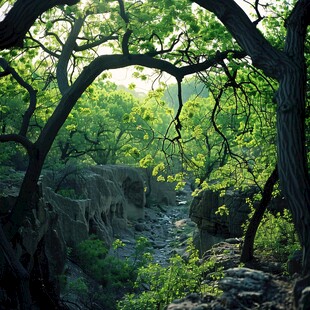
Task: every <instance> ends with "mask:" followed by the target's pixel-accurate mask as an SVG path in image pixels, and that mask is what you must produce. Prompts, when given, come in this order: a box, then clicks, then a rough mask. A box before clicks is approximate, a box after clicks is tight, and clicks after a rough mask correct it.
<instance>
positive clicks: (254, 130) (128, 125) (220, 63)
mask: <svg viewBox="0 0 310 310" xmlns="http://www.w3.org/2000/svg"><path fill="white" fill-rule="evenodd" d="M226 1H227V2H226V3H224V2H225V1H185V0H184V1H183V0H182V1H180V0H178V1H174V0H160V1H153V0H148V1H135V0H130V1H123V0H118V1H100V0H92V1H90V0H85V1H56V2H57V3H55V5H51V4H47V2H48V1H42V2H41V5H37V4H36V1H33V4H30V3H22V1H1V2H0V4H1V12H2V15H3V16H2V21H1V22H0V24H1V27H0V38H1V42H0V47H1V52H0V67H1V71H0V89H1V93H0V131H1V134H0V142H1V144H0V147H1V153H0V174H1V179H2V180H6V179H10V178H11V177H12V174H13V172H14V173H16V172H17V173H18V174H19V177H20V178H22V179H23V181H22V183H21V186H20V192H19V196H18V198H17V201H16V203H15V206H14V208H13V209H12V210H11V211H10V213H9V214H3V221H2V226H3V231H2V229H1V235H0V239H1V242H0V243H1V248H2V251H3V253H4V257H5V260H6V261H7V263H8V264H9V265H10V266H11V267H10V268H11V269H12V273H13V274H14V277H16V278H18V279H24V278H23V277H24V276H23V272H24V271H25V270H24V268H23V266H22V264H21V263H20V262H19V260H18V258H16V256H14V254H13V253H12V249H13V248H14V247H15V246H16V242H17V243H18V238H16V236H17V235H18V230H19V229H20V227H21V226H22V223H23V220H24V219H25V218H26V217H27V216H29V214H31V212H32V211H31V210H32V208H33V204H34V202H35V195H34V193H35V192H36V186H37V182H38V180H39V178H40V175H41V173H42V170H49V171H56V172H57V171H60V170H66V169H68V171H69V170H70V169H71V168H72V167H74V169H80V168H82V167H84V166H87V165H106V164H113V165H118V164H125V165H129V166H134V167H143V168H148V167H151V169H152V174H153V176H156V177H157V179H158V180H159V181H167V182H176V183H177V186H176V189H181V188H182V187H184V185H185V183H186V182H189V183H190V184H191V188H192V190H193V193H194V195H198V194H199V193H200V192H202V191H204V190H213V191H219V192H222V193H224V192H225V191H226V190H227V189H232V188H233V189H234V190H239V191H242V192H244V191H247V190H249V189H252V188H255V192H256V194H255V196H254V198H253V199H254V201H255V202H256V203H258V204H259V205H260V206H262V209H260V210H263V211H262V212H261V214H260V215H256V216H257V217H255V216H254V218H255V223H254V224H253V227H252V226H250V227H252V230H249V232H248V233H249V239H250V241H249V244H247V243H246V244H245V245H244V246H245V247H246V248H247V247H248V252H247V253H245V254H244V255H245V256H244V257H243V259H244V260H248V259H251V258H252V257H253V248H252V247H253V245H252V242H253V241H254V236H255V232H256V229H257V226H258V224H259V223H260V220H261V218H262V216H263V213H264V211H265V209H266V207H267V205H268V202H269V201H270V199H271V198H272V197H276V196H284V197H285V199H286V200H287V201H288V204H289V210H290V212H291V213H290V215H289V216H288V219H289V220H288V221H289V222H293V223H294V224H295V228H296V233H297V235H298V237H299V241H300V244H301V247H302V249H303V276H309V275H308V273H309V270H310V268H309V267H310V239H309V226H310V213H309V199H310V198H309V197H310V190H309V175H308V173H309V165H308V162H309V157H310V152H309V150H308V149H307V146H308V145H309V141H310V131H309V124H310V113H309V111H310V110H309V109H310V107H309V103H308V60H309V59H308V58H309V55H308V52H309V46H308V45H309V42H308V38H307V36H306V35H307V25H308V21H309V20H310V18H309V12H308V11H309V10H310V9H309V7H310V4H309V1H272V2H266V1H265V2H261V1H257V0H256V1H238V3H239V4H240V6H238V4H236V3H235V2H234V1H232V0H229V1H228V0H226ZM45 2H46V3H45ZM13 5H14V6H13ZM36 5H37V6H36ZM34 8H35V9H34ZM26 9H27V10H26ZM243 9H244V10H245V11H246V14H247V15H246V14H245V13H244V12H243ZM25 11H27V12H30V13H29V14H28V13H24V12H25ZM31 11H33V12H32V13H31ZM24 14H28V16H27V18H25V19H23V18H21V16H22V17H23V16H24ZM17 20H19V21H17ZM237 20H238V22H237ZM296 20H300V21H301V22H300V24H299V23H298V22H297V21H296ZM15 23H16V24H15ZM13 26H14V27H13ZM125 67H131V69H132V72H133V73H132V77H130V80H131V82H130V84H129V86H128V87H124V86H122V85H119V84H118V83H117V80H115V78H113V79H112V71H113V69H119V68H125ZM124 72H125V71H124ZM124 74H125V73H124ZM167 75H169V76H172V77H173V78H174V81H173V82H171V79H170V80H169V83H166V82H165V80H166V77H167ZM142 83H143V84H145V83H149V85H150V88H149V90H148V91H147V92H144V93H141V92H139V85H140V84H142ZM278 179H280V183H278ZM1 194H5V193H1ZM64 194H65V195H67V196H71V197H72V198H78V197H73V196H72V195H73V194H72V193H70V191H68V192H66V193H64ZM249 204H251V205H252V204H253V201H251V202H249ZM1 212H2V211H1ZM222 212H226V210H224V209H223V210H222ZM253 212H254V211H253ZM299 224H300V225H299ZM250 225H251V224H250ZM251 240H252V241H251ZM294 249H295V248H294ZM13 252H14V251H13ZM12 262H14V263H13V264H12ZM26 278H27V277H26ZM307 279H308V280H309V277H308V278H307ZM25 282H26V283H27V280H26V281H25ZM19 285H20V291H21V292H22V293H20V296H19V298H20V305H24V308H23V309H30V308H29V304H30V303H31V301H30V299H31V296H30V295H31V294H30V293H29V288H27V284H24V280H21V281H20V284H19ZM298 296H299V295H298ZM21 307H22V306H21Z"/></svg>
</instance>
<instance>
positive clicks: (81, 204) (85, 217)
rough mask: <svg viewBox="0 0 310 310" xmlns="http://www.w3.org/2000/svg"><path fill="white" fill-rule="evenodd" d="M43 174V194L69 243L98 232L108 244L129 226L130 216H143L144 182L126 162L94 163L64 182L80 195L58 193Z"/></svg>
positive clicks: (74, 243)
mask: <svg viewBox="0 0 310 310" xmlns="http://www.w3.org/2000/svg"><path fill="white" fill-rule="evenodd" d="M49 182H50V181H49V177H48V176H46V178H43V197H44V200H45V201H46V202H48V203H49V204H50V205H52V206H53V208H54V209H55V212H56V213H57V215H58V222H59V227H60V230H61V231H62V234H63V237H64V240H65V242H66V244H67V245H68V246H71V247H73V246H76V245H77V244H78V243H80V242H81V241H82V240H85V239H86V238H87V237H88V236H89V235H92V234H95V235H97V236H98V237H99V238H100V239H102V240H104V241H105V242H106V243H107V244H110V243H111V242H112V238H113V236H114V235H118V234H121V233H122V231H123V230H126V227H127V220H128V219H129V220H131V219H138V218H143V217H144V206H145V194H144V183H143V180H142V178H141V176H140V174H139V172H138V171H137V170H135V169H133V168H130V167H125V166H94V167H90V168H88V169H87V170H83V172H82V174H81V173H79V175H78V177H75V178H70V180H69V181H68V182H67V184H66V185H65V186H66V187H69V188H70V189H73V190H74V195H75V196H76V197H77V199H70V198H67V197H63V196H61V195H59V194H57V193H55V192H54V191H53V190H52V189H51V188H50V187H48V186H47V185H48V183H49Z"/></svg>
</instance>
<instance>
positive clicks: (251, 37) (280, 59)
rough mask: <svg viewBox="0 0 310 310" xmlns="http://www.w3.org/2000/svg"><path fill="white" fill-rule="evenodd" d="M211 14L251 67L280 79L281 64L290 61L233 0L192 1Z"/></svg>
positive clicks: (281, 73) (281, 72)
mask: <svg viewBox="0 0 310 310" xmlns="http://www.w3.org/2000/svg"><path fill="white" fill-rule="evenodd" d="M194 2H196V3H197V4H199V5H200V6H201V7H203V8H205V9H207V10H208V11H210V12H213V13H214V14H215V15H216V16H217V17H218V18H219V19H220V21H221V22H222V23H223V24H224V25H225V27H226V28H227V30H228V31H229V32H230V33H231V34H232V36H233V37H234V39H235V40H236V41H237V43H238V44H239V45H240V46H241V48H242V49H243V50H244V51H245V52H246V53H247V55H249V56H250V57H251V58H252V62H253V65H254V66H256V67H257V68H260V69H262V70H263V71H264V72H265V74H266V75H268V76H269V77H273V78H276V79H280V78H281V77H282V75H283V70H284V68H283V64H284V63H285V62H286V61H287V62H290V59H289V58H288V57H287V55H286V54H285V53H283V52H282V51H280V50H278V49H276V48H275V47H273V46H272V45H271V44H270V43H269V41H267V40H266V38H265V37H264V36H263V35H262V33H261V32H260V31H259V30H258V29H257V28H256V25H255V24H254V23H253V22H252V21H251V20H250V19H249V17H248V16H247V15H246V13H245V12H244V11H243V10H242V9H241V7H240V6H239V5H238V4H237V3H236V2H235V1H234V0H216V1H215V0H194Z"/></svg>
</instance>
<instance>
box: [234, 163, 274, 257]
mask: <svg viewBox="0 0 310 310" xmlns="http://www.w3.org/2000/svg"><path fill="white" fill-rule="evenodd" d="M278 179H279V176H278V169H277V168H275V169H274V170H273V172H272V173H271V175H270V176H269V178H268V180H267V182H266V184H265V186H264V190H263V193H262V199H261V201H260V202H259V205H258V206H257V208H256V209H255V211H254V214H253V216H252V218H251V220H250V223H249V226H248V228H247V231H246V233H245V236H244V243H243V247H242V252H241V257H240V261H241V262H242V263H246V262H248V261H250V260H252V259H253V257H254V240H255V235H256V232H257V229H258V226H259V224H260V222H261V220H262V218H263V215H264V213H265V211H266V209H267V207H268V205H269V203H270V200H271V198H272V191H273V188H274V185H275V184H276V182H277V181H278Z"/></svg>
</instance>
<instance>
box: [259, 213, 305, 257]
mask: <svg viewBox="0 0 310 310" xmlns="http://www.w3.org/2000/svg"><path fill="white" fill-rule="evenodd" d="M254 245H255V249H256V250H257V251H259V252H260V253H261V255H264V256H266V257H267V256H268V257H274V258H275V259H277V260H278V261H280V262H282V263H285V262H286V261H287V259H288V257H289V256H290V255H292V254H293V253H294V252H295V251H296V250H297V249H300V243H299V241H298V237H297V234H296V231H295V227H294V224H293V221H292V216H291V214H290V212H289V211H288V210H284V212H283V213H277V214H275V215H273V214H272V213H271V212H268V211H267V212H265V215H264V217H263V220H262V221H261V223H260V225H259V228H258V231H257V234H256V238H255V243H254Z"/></svg>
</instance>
